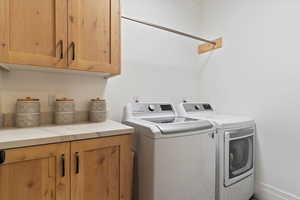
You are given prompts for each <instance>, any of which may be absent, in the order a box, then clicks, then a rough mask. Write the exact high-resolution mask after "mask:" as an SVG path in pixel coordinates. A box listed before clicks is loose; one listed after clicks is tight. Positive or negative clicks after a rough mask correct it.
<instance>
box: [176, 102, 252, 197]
mask: <svg viewBox="0 0 300 200" xmlns="http://www.w3.org/2000/svg"><path fill="white" fill-rule="evenodd" d="M177 108H178V113H179V114H180V115H181V116H186V117H193V118H198V119H204V120H209V121H211V122H212V123H214V124H215V125H216V127H217V138H218V142H217V151H216V152H217V156H216V157H217V166H216V168H217V169H218V170H217V174H216V178H217V181H216V182H217V183H218V185H217V189H216V200H249V199H250V198H251V197H252V196H253V194H254V160H255V156H254V155H255V134H256V126H255V122H254V120H252V119H251V118H248V117H244V116H230V115H221V114H218V113H216V112H215V111H213V108H212V107H211V105H210V104H203V103H187V102H184V103H181V104H179V105H178V106H177Z"/></svg>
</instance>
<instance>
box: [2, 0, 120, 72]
mask: <svg viewBox="0 0 300 200" xmlns="http://www.w3.org/2000/svg"><path fill="white" fill-rule="evenodd" d="M0 62H4V63H14V64H27V65H37V66H48V67H59V68H66V69H77V70H84V71H95V72H108V73H111V74H119V73H120V2H119V0H84V1H83V0H42V1H41V0H1V1H0Z"/></svg>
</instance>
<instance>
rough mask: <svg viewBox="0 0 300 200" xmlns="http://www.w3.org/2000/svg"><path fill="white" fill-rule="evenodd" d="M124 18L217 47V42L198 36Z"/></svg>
mask: <svg viewBox="0 0 300 200" xmlns="http://www.w3.org/2000/svg"><path fill="white" fill-rule="evenodd" d="M122 18H123V19H127V20H130V21H133V22H137V23H140V24H144V25H147V26H151V27H154V28H158V29H161V30H164V31H168V32H171V33H175V34H178V35H182V36H185V37H189V38H192V39H195V40H200V41H202V42H207V43H209V44H211V45H217V42H215V41H210V40H207V39H204V38H201V37H198V36H194V35H190V34H187V33H183V32H180V31H176V30H174V29H170V28H167V27H164V26H160V25H156V24H151V23H148V22H145V21H141V20H137V19H133V18H129V17H125V16H122Z"/></svg>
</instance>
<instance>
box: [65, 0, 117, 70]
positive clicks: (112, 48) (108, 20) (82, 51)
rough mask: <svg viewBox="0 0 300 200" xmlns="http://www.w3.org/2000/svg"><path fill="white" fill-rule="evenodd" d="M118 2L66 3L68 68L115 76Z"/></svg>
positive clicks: (96, 0)
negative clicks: (67, 13) (67, 9)
mask: <svg viewBox="0 0 300 200" xmlns="http://www.w3.org/2000/svg"><path fill="white" fill-rule="evenodd" d="M119 6H120V3H119V0H85V1H82V0H69V18H68V24H69V34H68V36H69V48H70V50H69V59H68V60H69V67H70V68H72V69H79V70H89V71H98V72H103V71H104V72H110V73H119V71H120V67H119V66H120V8H119Z"/></svg>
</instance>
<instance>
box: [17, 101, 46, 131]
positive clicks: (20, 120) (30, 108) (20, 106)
mask: <svg viewBox="0 0 300 200" xmlns="http://www.w3.org/2000/svg"><path fill="white" fill-rule="evenodd" d="M39 125H40V101H39V99H33V98H30V97H26V98H25V99H18V100H17V105H16V126H17V127H18V128H26V127H35V126H39Z"/></svg>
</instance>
